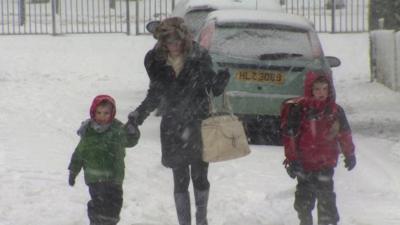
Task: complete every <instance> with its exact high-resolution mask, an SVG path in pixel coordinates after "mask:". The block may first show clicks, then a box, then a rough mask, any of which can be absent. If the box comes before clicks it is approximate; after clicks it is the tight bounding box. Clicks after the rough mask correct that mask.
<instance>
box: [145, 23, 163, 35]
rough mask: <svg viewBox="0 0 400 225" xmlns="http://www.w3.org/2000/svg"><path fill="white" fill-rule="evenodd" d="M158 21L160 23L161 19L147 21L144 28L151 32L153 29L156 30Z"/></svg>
mask: <svg viewBox="0 0 400 225" xmlns="http://www.w3.org/2000/svg"><path fill="white" fill-rule="evenodd" d="M160 23H161V21H159V20H153V21H150V22H148V23H147V24H146V30H147V31H148V32H149V33H151V34H153V33H154V31H155V30H156V28H157V27H158V25H160Z"/></svg>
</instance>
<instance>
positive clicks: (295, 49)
mask: <svg viewBox="0 0 400 225" xmlns="http://www.w3.org/2000/svg"><path fill="white" fill-rule="evenodd" d="M210 52H211V53H216V54H223V55H230V56H239V57H245V58H260V57H262V56H266V55H269V54H271V55H274V54H277V55H280V56H282V55H286V56H287V57H293V56H295V57H299V56H303V57H307V58H308V57H312V46H311V42H310V38H309V35H308V32H307V31H306V30H302V29H295V28H292V27H286V26H276V25H273V26H272V25H265V24H262V25H260V24H236V25H235V26H233V25H219V26H217V28H216V30H215V35H213V40H212V44H211V48H210ZM286 53H287V54H286Z"/></svg>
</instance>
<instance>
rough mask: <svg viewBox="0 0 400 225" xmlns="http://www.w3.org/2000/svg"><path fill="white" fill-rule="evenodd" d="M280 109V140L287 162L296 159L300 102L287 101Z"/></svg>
mask: <svg viewBox="0 0 400 225" xmlns="http://www.w3.org/2000/svg"><path fill="white" fill-rule="evenodd" d="M283 104H284V107H283V108H282V109H281V126H282V127H281V132H282V142H283V146H284V149H285V157H286V159H287V160H288V161H289V162H292V161H295V160H297V159H298V156H297V151H298V138H299V132H300V130H299V129H300V123H301V119H302V116H301V115H302V114H301V112H302V104H301V103H299V102H295V101H294V100H293V101H287V103H283Z"/></svg>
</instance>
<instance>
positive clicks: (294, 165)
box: [286, 161, 303, 179]
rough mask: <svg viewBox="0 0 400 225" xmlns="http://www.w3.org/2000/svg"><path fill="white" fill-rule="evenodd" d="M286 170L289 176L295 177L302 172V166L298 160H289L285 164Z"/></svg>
mask: <svg viewBox="0 0 400 225" xmlns="http://www.w3.org/2000/svg"><path fill="white" fill-rule="evenodd" d="M286 172H287V173H288V175H289V177H291V178H293V179H294V178H296V177H297V176H299V175H301V174H303V167H302V166H301V165H300V163H299V162H298V161H292V162H289V163H288V165H287V166H286Z"/></svg>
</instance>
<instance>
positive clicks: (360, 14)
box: [0, 0, 369, 35]
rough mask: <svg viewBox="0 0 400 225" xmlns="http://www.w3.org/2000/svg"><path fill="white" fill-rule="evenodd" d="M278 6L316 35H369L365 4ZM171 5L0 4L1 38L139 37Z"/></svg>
mask: <svg viewBox="0 0 400 225" xmlns="http://www.w3.org/2000/svg"><path fill="white" fill-rule="evenodd" d="M259 1H262V0H259ZM279 1H280V3H281V4H282V7H283V8H284V9H285V11H286V12H287V13H290V14H297V15H301V16H304V17H306V18H308V19H309V20H311V21H312V22H313V23H314V25H315V28H316V30H317V31H319V32H364V31H368V30H369V29H368V16H367V15H368V9H369V7H368V4H369V0H279ZM174 5H175V0H0V35H15V34H53V35H59V34H82V33H83V34H86V33H126V34H128V35H129V34H131V33H135V34H142V33H146V31H145V24H146V23H147V22H148V21H151V20H154V19H163V18H165V17H168V16H169V15H170V13H171V11H172V9H173V7H174ZM333 5H336V7H333Z"/></svg>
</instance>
